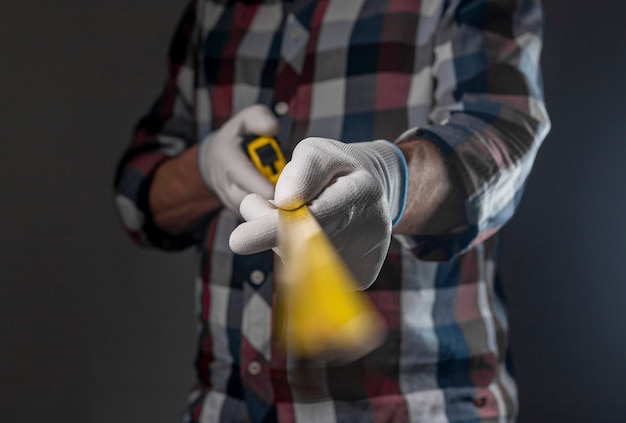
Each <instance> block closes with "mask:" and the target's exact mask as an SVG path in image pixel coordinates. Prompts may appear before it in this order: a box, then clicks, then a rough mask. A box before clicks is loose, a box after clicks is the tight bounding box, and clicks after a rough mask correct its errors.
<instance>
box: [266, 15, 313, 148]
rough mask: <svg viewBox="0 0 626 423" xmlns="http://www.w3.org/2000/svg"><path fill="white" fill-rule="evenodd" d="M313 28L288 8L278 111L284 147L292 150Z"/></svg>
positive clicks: (277, 103) (280, 60)
mask: <svg viewBox="0 0 626 423" xmlns="http://www.w3.org/2000/svg"><path fill="white" fill-rule="evenodd" d="M309 38H310V32H309V30H308V29H307V28H306V27H305V25H304V24H303V23H302V22H301V20H300V19H299V18H298V16H297V15H296V14H295V13H293V12H290V11H286V21H285V29H284V33H283V38H282V43H281V49H280V59H279V66H278V72H277V74H276V91H275V102H274V105H273V108H274V113H275V114H276V116H277V117H278V121H279V123H280V132H279V134H278V139H279V140H281V142H282V145H283V148H284V149H285V150H286V151H287V152H290V151H291V150H292V149H293V145H292V144H293V143H294V142H296V140H292V134H293V125H294V118H295V117H296V116H297V107H298V103H297V100H298V99H297V93H298V86H299V83H300V76H301V74H302V71H303V67H304V62H305V59H306V51H307V45H308V42H309Z"/></svg>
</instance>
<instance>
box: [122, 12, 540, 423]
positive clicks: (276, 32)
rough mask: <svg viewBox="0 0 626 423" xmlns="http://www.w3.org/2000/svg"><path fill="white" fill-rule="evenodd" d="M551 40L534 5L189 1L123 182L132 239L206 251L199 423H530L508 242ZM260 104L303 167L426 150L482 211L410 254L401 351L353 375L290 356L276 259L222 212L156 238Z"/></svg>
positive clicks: (404, 270) (408, 241)
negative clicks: (171, 195) (166, 213)
mask: <svg viewBox="0 0 626 423" xmlns="http://www.w3.org/2000/svg"><path fill="white" fill-rule="evenodd" d="M541 30H542V14H541V9H540V5H539V4H538V1H535V0H519V1H514V0H471V1H470V0H468V1H465V0H421V1H420V0H319V1H314V0H293V1H219V0H204V1H201V0H198V1H193V2H191V4H190V5H189V7H188V9H187V10H186V13H185V15H184V17H183V18H182V20H181V22H180V25H179V27H178V30H177V32H176V35H175V37H174V38H173V42H172V45H171V49H170V55H169V56H170V58H169V73H168V78H167V82H166V85H165V88H164V91H163V93H162V95H161V96H160V97H159V99H158V101H157V102H156V103H155V105H154V106H153V107H152V109H151V110H150V111H149V113H148V114H147V115H146V116H145V117H144V118H143V119H142V120H141V121H140V122H139V124H138V126H137V127H136V131H135V135H134V138H133V141H132V144H131V146H130V148H129V149H128V150H127V152H126V154H125V155H124V156H123V158H122V160H121V163H120V165H119V168H118V171H117V176H116V179H115V187H116V196H115V199H116V204H117V206H118V208H119V211H120V216H121V219H122V223H123V225H124V227H125V229H126V230H127V231H128V232H129V234H130V235H131V236H132V237H133V238H134V239H135V240H136V241H137V242H138V243H140V244H143V245H149V246H156V247H159V248H164V249H180V248H185V247H188V246H191V245H195V246H196V248H197V251H198V255H199V260H198V262H199V264H200V266H199V269H198V277H197V280H196V287H197V316H198V355H197V360H196V366H197V376H198V383H197V386H196V388H195V389H194V390H193V392H192V393H191V395H190V399H189V404H188V408H187V411H186V413H185V421H189V422H192V421H193V422H196V421H201V422H237V421H254V422H261V421H276V420H278V421H281V422H295V421H297V422H323V423H332V422H368V421H374V422H460V421H468V422H470V421H471V422H477V421H481V422H486V421H510V420H513V419H514V418H515V415H516V411H517V394H516V386H515V382H514V380H513V379H512V377H511V375H510V370H509V368H508V365H507V363H508V360H507V358H506V357H507V320H506V314H505V309H504V305H503V301H502V296H501V292H500V290H499V288H498V286H499V285H498V283H497V278H496V274H495V263H494V255H495V250H496V249H495V243H496V241H495V238H496V237H495V235H494V234H495V233H496V232H497V230H498V229H499V228H500V227H501V226H502V225H503V224H504V223H505V222H506V221H507V220H508V219H509V218H510V217H511V215H512V214H513V211H514V210H515V207H516V205H517V204H518V202H519V200H520V196H521V194H522V191H523V187H524V183H525V180H526V177H527V176H528V174H529V172H530V169H531V166H532V163H533V160H534V157H535V154H536V153H537V150H538V148H539V146H540V144H541V141H542V140H543V138H544V137H545V135H546V134H547V132H548V130H549V126H550V123H549V120H548V116H547V114H546V112H545V109H544V104H543V97H542V96H543V94H542V85H541V75H540V70H539V55H540V50H541ZM254 103H262V104H265V105H267V106H269V107H270V108H273V109H274V110H275V112H276V115H277V116H278V119H279V121H280V125H281V132H280V134H279V137H278V138H279V139H280V141H281V142H282V143H283V148H284V150H285V151H287V152H289V151H291V150H292V148H293V146H294V145H295V143H297V142H298V141H299V140H301V139H302V138H304V137H307V136H321V137H327V138H333V139H338V140H342V141H344V142H354V141H367V140H373V139H380V138H382V139H390V140H397V141H396V142H402V141H403V140H407V139H411V138H413V137H421V138H425V139H427V140H429V141H431V142H432V143H433V144H434V145H436V146H437V147H438V148H439V149H440V150H441V152H442V153H443V155H444V157H445V158H446V160H447V163H448V166H449V168H450V171H451V172H452V174H453V175H454V177H455V178H457V181H458V183H459V185H460V186H461V187H462V189H463V192H464V193H465V205H466V214H467V222H466V225H464V226H463V227H461V228H457V230H455V231H453V232H451V233H443V234H439V235H437V236H428V237H424V236H419V234H406V235H402V236H395V237H394V239H393V240H392V243H391V247H390V249H389V252H388V256H387V259H386V261H385V264H384V266H383V269H382V271H381V273H380V276H379V277H378V279H377V280H376V282H375V283H374V284H373V285H372V287H371V288H369V289H368V290H367V291H366V292H367V294H368V295H369V297H370V298H371V300H372V301H373V303H374V304H375V306H376V307H377V308H378V309H379V310H380V312H381V314H382V315H383V316H384V318H385V320H386V323H387V326H388V328H389V335H388V337H387V339H386V341H385V342H384V344H383V345H382V346H381V347H380V348H378V349H376V350H375V351H373V352H372V353H370V354H368V355H367V356H365V357H363V358H362V359H360V360H358V361H356V362H354V363H351V364H348V365H343V366H339V365H330V364H328V363H323V362H312V361H311V362H310V361H299V360H296V359H294V358H293V357H291V356H290V355H289V354H288V352H285V351H282V350H281V349H280V348H278V347H277V346H276V345H274V344H273V343H272V329H271V328H272V301H273V270H272V256H271V253H269V252H268V253H261V254H255V255H252V256H237V255H234V254H233V253H232V252H231V251H230V249H229V248H228V237H229V234H230V232H231V230H232V229H233V228H234V227H235V226H236V225H237V223H238V222H237V218H236V217H235V216H234V215H232V214H231V213H229V212H227V211H225V210H221V211H219V212H217V213H214V214H212V215H211V216H208V217H207V219H206V222H205V224H204V225H203V227H202V229H201V230H199V231H195V232H193V233H189V234H183V235H180V236H175V237H174V236H168V235H166V234H164V233H162V232H161V231H160V230H159V228H158V227H157V226H156V225H155V224H154V222H153V220H152V217H151V214H150V210H149V208H148V189H149V186H150V182H151V178H152V175H153V173H154V171H155V169H156V168H157V167H158V166H159V164H160V163H162V162H163V161H164V160H166V159H168V158H169V157H172V156H175V155H177V154H180V153H181V152H182V151H183V150H184V149H185V148H188V147H189V146H191V145H193V144H194V143H197V142H198V140H200V139H202V138H203V137H205V136H206V135H207V134H209V133H211V132H212V131H215V130H216V129H217V128H219V127H220V126H221V125H222V124H223V123H224V122H225V121H226V120H227V119H229V118H230V117H231V116H232V115H233V114H234V113H236V112H237V111H239V110H241V109H242V108H244V107H246V106H248V105H251V104H254Z"/></svg>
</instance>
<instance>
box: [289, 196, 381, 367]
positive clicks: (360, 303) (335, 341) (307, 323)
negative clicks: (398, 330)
mask: <svg viewBox="0 0 626 423" xmlns="http://www.w3.org/2000/svg"><path fill="white" fill-rule="evenodd" d="M280 216H281V221H280V224H281V226H280V237H281V246H282V248H283V263H282V266H281V267H280V268H279V269H278V272H279V273H278V279H279V281H280V283H281V287H280V288H281V289H284V294H285V297H286V298H285V300H286V304H285V307H286V322H285V341H286V343H287V346H288V348H289V349H290V351H292V352H293V353H294V354H297V355H299V356H302V357H312V358H316V357H317V358H334V359H340V360H351V359H355V358H358V357H360V356H362V355H364V354H366V353H367V352H369V351H371V350H372V349H373V348H375V347H376V346H378V345H379V344H380V342H381V341H382V338H383V334H384V332H385V329H384V324H383V321H382V319H381V317H380V316H379V314H378V312H377V311H376V310H375V308H374V307H373V305H372V304H371V303H370V301H369V299H368V297H367V296H366V295H365V294H364V293H363V292H361V291H358V290H356V287H357V284H356V281H355V280H354V278H353V276H352V274H351V273H350V271H349V269H348V268H347V267H346V265H345V264H344V263H343V261H342V259H341V257H340V256H339V254H338V253H337V252H336V250H335V248H334V246H333V245H332V243H331V242H330V240H329V239H328V238H327V236H326V234H325V233H324V231H323V230H322V228H321V227H320V226H319V224H318V223H317V221H316V220H315V218H314V217H313V215H312V214H311V213H310V212H309V210H308V208H307V207H306V206H303V207H301V208H299V209H297V210H294V211H284V210H281V211H280Z"/></svg>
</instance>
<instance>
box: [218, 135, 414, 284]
mask: <svg viewBox="0 0 626 423" xmlns="http://www.w3.org/2000/svg"><path fill="white" fill-rule="evenodd" d="M407 177H408V176H407V166H406V162H405V159H404V156H403V155H402V153H401V152H400V151H399V149H398V148H397V147H396V146H395V145H394V144H392V143H390V142H387V141H371V142H362V143H353V144H344V143H342V142H339V141H334V140H330V139H325V138H307V139H305V140H303V141H301V142H300V143H299V144H298V145H297V146H296V148H295V149H294V151H293V155H292V160H291V161H290V162H289V163H287V165H286V166H285V168H284V169H283V171H282V173H281V175H280V177H279V179H278V182H277V184H276V190H275V194H274V200H273V202H272V203H273V204H272V203H270V202H268V201H265V200H263V199H262V198H260V197H259V196H255V195H250V196H248V197H246V198H245V199H244V200H243V201H242V204H241V208H240V211H241V214H242V216H243V217H244V218H245V219H246V220H248V221H247V222H245V223H243V224H241V225H239V226H238V227H237V228H235V230H234V231H233V232H232V234H231V236H230V247H231V249H232V250H233V251H234V252H235V253H238V254H252V253H256V252H259V251H263V250H267V249H270V248H274V249H275V251H276V247H279V245H278V225H279V217H278V209H277V208H281V209H285V210H294V209H296V208H298V207H300V206H302V205H303V204H308V205H309V210H310V211H311V213H312V214H313V215H314V216H315V218H316V219H317V220H318V222H319V224H320V226H321V227H322V228H323V229H324V232H325V233H326V234H327V235H328V237H329V238H330V240H331V241H332V243H333V244H334V245H335V247H336V248H337V251H338V252H339V254H340V255H341V256H342V258H343V259H344V261H345V263H346V264H347V265H348V267H349V268H350V270H351V271H352V273H353V275H354V276H355V278H356V279H357V281H358V283H359V288H361V289H365V288H367V287H368V286H369V285H371V284H372V282H374V280H375V279H376V277H377V276H378V273H379V272H380V269H381V267H382V264H383V261H384V259H385V256H386V254H387V250H388V248H389V243H390V240H391V229H392V225H393V224H394V223H396V222H397V221H399V220H400V217H401V215H402V213H403V211H404V204H405V197H406V184H407Z"/></svg>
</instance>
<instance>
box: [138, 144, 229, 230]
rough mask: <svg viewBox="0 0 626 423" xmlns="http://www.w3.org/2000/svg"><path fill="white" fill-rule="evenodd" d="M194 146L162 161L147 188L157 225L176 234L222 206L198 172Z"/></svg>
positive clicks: (189, 227)
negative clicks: (148, 188)
mask: <svg viewBox="0 0 626 423" xmlns="http://www.w3.org/2000/svg"><path fill="white" fill-rule="evenodd" d="M197 154H198V151H197V146H194V147H192V148H190V149H188V150H186V151H185V152H184V153H182V154H181V155H180V156H177V157H173V158H171V159H169V160H167V161H166V162H164V163H163V164H162V165H161V166H159V168H158V169H157V171H156V172H155V175H154V179H153V181H152V186H151V187H150V200H149V201H150V209H151V211H152V215H153V217H154V221H155V223H156V225H157V226H158V227H159V228H161V229H162V230H163V231H165V232H167V233H169V234H172V235H175V234H179V233H183V232H185V231H188V230H190V229H192V228H193V227H194V226H195V225H196V224H197V223H198V222H199V221H200V220H202V218H203V217H204V216H206V215H207V214H208V213H210V212H212V211H215V210H217V209H219V208H220V207H222V204H221V202H220V200H219V198H218V197H217V196H216V195H215V194H214V193H213V192H211V191H210V190H209V189H208V188H207V187H206V185H205V184H204V181H203V180H202V177H201V176H200V172H199V171H198V164H197V163H198V162H197Z"/></svg>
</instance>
